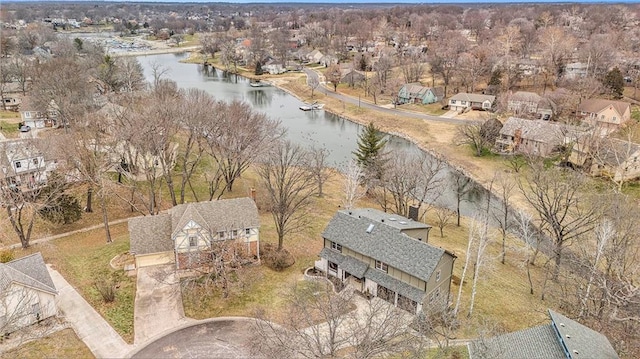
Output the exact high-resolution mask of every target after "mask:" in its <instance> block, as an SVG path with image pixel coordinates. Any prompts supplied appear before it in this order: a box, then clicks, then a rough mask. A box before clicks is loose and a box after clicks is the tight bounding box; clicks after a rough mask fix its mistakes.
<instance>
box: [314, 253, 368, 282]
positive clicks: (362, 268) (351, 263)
mask: <svg viewBox="0 0 640 359" xmlns="http://www.w3.org/2000/svg"><path fill="white" fill-rule="evenodd" d="M320 257H322V258H324V259H326V260H329V261H331V262H333V263H336V264H337V265H339V266H340V268H342V269H344V270H345V271H347V272H348V273H349V274H351V275H352V276H354V277H356V278H360V279H362V278H363V277H364V273H365V272H366V271H367V268H369V265H368V264H367V263H364V262H361V261H359V260H357V259H355V258H353V257H349V256H345V255H344V254H341V253H338V252H336V251H334V250H333V249H331V248H326V247H325V248H323V249H322V251H320Z"/></svg>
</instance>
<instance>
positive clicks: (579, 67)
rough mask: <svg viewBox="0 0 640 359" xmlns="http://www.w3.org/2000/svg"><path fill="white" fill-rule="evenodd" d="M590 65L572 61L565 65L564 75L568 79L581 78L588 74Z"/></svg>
mask: <svg viewBox="0 0 640 359" xmlns="http://www.w3.org/2000/svg"><path fill="white" fill-rule="evenodd" d="M588 70H589V65H587V64H585V63H582V62H572V63H570V64H567V65H566V66H565V67H564V73H563V76H564V78H566V79H571V80H572V79H579V78H583V77H586V76H587V71H588Z"/></svg>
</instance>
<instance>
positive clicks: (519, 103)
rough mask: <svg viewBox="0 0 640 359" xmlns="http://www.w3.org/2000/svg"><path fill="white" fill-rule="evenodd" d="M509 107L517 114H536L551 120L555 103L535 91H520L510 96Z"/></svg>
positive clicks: (538, 116)
mask: <svg viewBox="0 0 640 359" xmlns="http://www.w3.org/2000/svg"><path fill="white" fill-rule="evenodd" d="M507 108H508V110H509V111H511V112H513V113H514V114H516V115H521V116H522V115H534V116H536V117H537V118H542V119H543V120H550V119H551V117H552V116H553V111H554V108H555V104H553V102H551V100H549V99H546V98H543V97H541V96H540V95H538V94H537V93H535V92H527V91H518V92H516V93H514V94H513V95H511V96H510V97H509V100H508V101H507Z"/></svg>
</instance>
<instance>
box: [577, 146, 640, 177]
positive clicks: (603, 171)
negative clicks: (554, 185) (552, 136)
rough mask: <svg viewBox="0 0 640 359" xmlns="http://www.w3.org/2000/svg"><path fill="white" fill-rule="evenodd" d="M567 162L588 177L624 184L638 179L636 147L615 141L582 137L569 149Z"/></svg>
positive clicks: (639, 148)
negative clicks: (597, 177) (605, 178)
mask: <svg viewBox="0 0 640 359" xmlns="http://www.w3.org/2000/svg"><path fill="white" fill-rule="evenodd" d="M569 162H570V163H571V164H573V165H574V166H576V167H578V168H582V169H584V170H585V171H586V172H587V173H589V174H590V175H592V176H602V177H608V178H611V179H612V180H613V181H615V182H624V181H627V180H632V179H635V178H638V177H640V144H637V143H634V142H631V141H623V140H619V139H616V138H599V136H583V137H581V138H580V139H579V140H578V141H576V143H575V144H574V145H573V147H572V149H571V155H570V156H569Z"/></svg>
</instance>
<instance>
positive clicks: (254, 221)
mask: <svg viewBox="0 0 640 359" xmlns="http://www.w3.org/2000/svg"><path fill="white" fill-rule="evenodd" d="M259 227H260V220H259V216H258V208H257V207H256V204H255V202H254V201H253V200H252V199H251V198H247V197H245V198H234V199H223V200H218V201H208V202H196V203H186V204H180V205H177V206H175V207H173V208H171V209H169V210H168V211H167V212H166V213H160V214H158V215H155V216H144V217H135V218H131V219H129V235H130V239H129V240H130V242H131V247H130V251H131V253H132V254H134V255H135V259H136V267H147V266H153V265H162V264H170V263H175V266H176V269H188V268H191V267H193V264H194V263H200V262H199V260H200V259H201V256H203V255H208V253H209V250H210V249H211V248H212V246H213V245H215V243H216V242H220V241H234V242H235V243H236V244H239V245H241V246H243V247H245V248H246V251H247V254H249V255H254V256H256V257H258V258H259V257H260V253H259V246H260V233H259Z"/></svg>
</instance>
